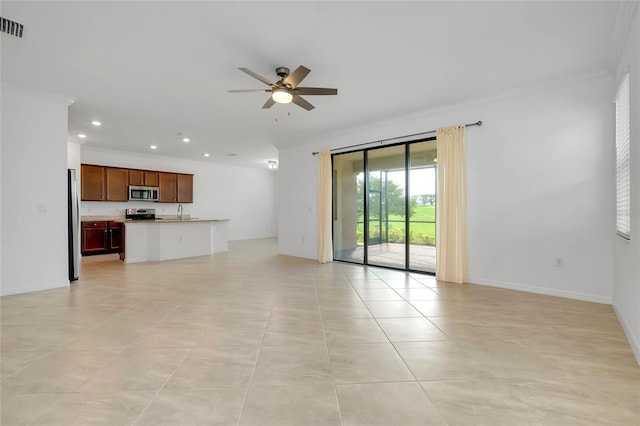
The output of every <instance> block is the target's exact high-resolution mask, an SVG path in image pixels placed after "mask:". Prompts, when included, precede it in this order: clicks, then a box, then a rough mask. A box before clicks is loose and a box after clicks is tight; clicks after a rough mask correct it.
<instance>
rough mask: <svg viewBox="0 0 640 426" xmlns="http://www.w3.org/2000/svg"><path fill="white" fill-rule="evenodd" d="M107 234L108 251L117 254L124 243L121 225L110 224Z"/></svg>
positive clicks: (116, 223)
mask: <svg viewBox="0 0 640 426" xmlns="http://www.w3.org/2000/svg"><path fill="white" fill-rule="evenodd" d="M108 231H109V232H108V234H107V239H108V241H107V243H108V244H107V245H108V247H107V250H109V252H117V251H118V250H120V244H121V243H122V232H121V230H120V223H118V222H109V229H108Z"/></svg>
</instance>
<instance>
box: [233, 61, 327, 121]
mask: <svg viewBox="0 0 640 426" xmlns="http://www.w3.org/2000/svg"><path fill="white" fill-rule="evenodd" d="M238 69H239V70H240V71H242V72H244V73H246V74H249V75H250V76H251V77H253V78H255V79H257V80H260V81H261V82H263V83H264V84H266V85H267V86H271V88H270V89H246V90H229V91H228V92H230V93H247V92H267V93H271V96H270V97H269V99H267V102H265V103H264V105H262V108H263V109H266V108H271V107H272V106H273V105H274V104H275V103H281V104H288V103H289V102H293V103H294V104H296V105H298V106H300V107H302V108H304V109H306V110H307V111H311V110H312V109H314V108H315V107H314V106H313V105H311V104H310V103H309V102H308V101H307V100H306V99H304V98H303V97H302V96H301V95H337V94H338V89H327V88H324V87H299V86H298V84H300V82H301V81H302V80H304V78H305V77H306V76H307V75H308V74H309V73H310V72H311V70H310V69H309V68H307V67H304V66H302V65H300V66H299V67H298V68H296V69H295V70H294V71H293V72H292V73H290V72H289V68H286V67H278V68H276V74H277V75H278V77H280V80H278V81H276V82H271V81H269V80H268V79H266V78H264V77H263V76H261V75H259V74H257V73H255V72H253V71H251V70H250V69H248V68H238Z"/></svg>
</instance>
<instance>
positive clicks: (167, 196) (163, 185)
mask: <svg viewBox="0 0 640 426" xmlns="http://www.w3.org/2000/svg"><path fill="white" fill-rule="evenodd" d="M158 183H159V185H158V186H159V187H160V194H159V196H158V198H159V200H158V201H160V202H161V203H175V202H176V201H178V197H177V189H178V175H176V174H175V173H164V172H160V173H158Z"/></svg>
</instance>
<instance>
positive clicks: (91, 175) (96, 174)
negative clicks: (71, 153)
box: [80, 164, 106, 201]
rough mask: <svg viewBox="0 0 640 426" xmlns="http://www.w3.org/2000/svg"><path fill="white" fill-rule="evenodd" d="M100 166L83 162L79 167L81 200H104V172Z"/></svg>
mask: <svg viewBox="0 0 640 426" xmlns="http://www.w3.org/2000/svg"><path fill="white" fill-rule="evenodd" d="M104 169H105V168H104V167H102V166H91V165H88V164H83V165H82V166H81V167H80V182H81V185H82V188H81V191H80V193H81V197H80V198H81V199H82V201H105V199H106V191H105V172H104Z"/></svg>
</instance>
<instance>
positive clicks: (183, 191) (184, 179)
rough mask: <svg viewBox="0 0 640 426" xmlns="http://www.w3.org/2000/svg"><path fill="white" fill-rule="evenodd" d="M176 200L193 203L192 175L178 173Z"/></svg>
mask: <svg viewBox="0 0 640 426" xmlns="http://www.w3.org/2000/svg"><path fill="white" fill-rule="evenodd" d="M177 181H178V189H177V192H178V202H179V203H193V175H185V174H180V173H179V174H178V177H177Z"/></svg>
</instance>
